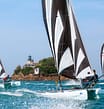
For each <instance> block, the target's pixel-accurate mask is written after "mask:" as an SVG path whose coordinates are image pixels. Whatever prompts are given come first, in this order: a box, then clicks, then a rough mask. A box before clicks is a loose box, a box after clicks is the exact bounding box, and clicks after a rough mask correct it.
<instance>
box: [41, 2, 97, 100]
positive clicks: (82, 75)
mask: <svg viewBox="0 0 104 109" xmlns="http://www.w3.org/2000/svg"><path fill="white" fill-rule="evenodd" d="M42 8H43V18H44V23H45V27H46V31H47V35H48V39H49V44H50V47H51V51H52V55H53V57H54V60H55V65H56V68H57V72H58V75H59V83H60V88H62V87H61V82H60V75H62V76H65V77H67V78H69V79H73V80H75V81H76V80H78V81H80V89H77V88H74V89H69V90H67V91H66V90H62V92H55V93H49V92H46V93H44V94H45V96H50V97H57V96H60V97H62V98H63V97H72V98H75V99H77V98H79V99H83V98H85V99H88V98H89V96H91V97H92V96H93V95H95V93H96V90H97V89H94V88H93V86H94V85H95V83H96V81H95V80H96V79H95V73H94V72H93V70H92V68H91V65H90V63H89V60H88V57H87V54H86V51H85V48H84V45H83V42H82V40H81V36H80V32H79V29H78V26H77V23H76V20H75V16H74V13H73V9H72V6H71V3H70V1H69V0H61V1H60V0H42ZM93 83H94V84H93Z"/></svg>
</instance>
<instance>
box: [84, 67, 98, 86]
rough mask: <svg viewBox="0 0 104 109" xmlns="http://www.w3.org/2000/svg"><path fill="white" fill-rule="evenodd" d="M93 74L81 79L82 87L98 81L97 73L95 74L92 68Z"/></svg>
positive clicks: (92, 84)
mask: <svg viewBox="0 0 104 109" xmlns="http://www.w3.org/2000/svg"><path fill="white" fill-rule="evenodd" d="M93 73H94V76H90V77H87V78H85V79H83V83H84V87H85V88H86V87H88V88H89V87H93V86H94V85H95V84H96V82H97V81H98V75H97V74H96V70H95V69H94V70H93Z"/></svg>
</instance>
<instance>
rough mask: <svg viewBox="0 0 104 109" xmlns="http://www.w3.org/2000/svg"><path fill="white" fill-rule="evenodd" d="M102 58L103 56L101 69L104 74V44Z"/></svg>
mask: <svg viewBox="0 0 104 109" xmlns="http://www.w3.org/2000/svg"><path fill="white" fill-rule="evenodd" d="M100 54H101V55H100V58H101V70H102V74H103V75H104V44H103V45H102V47H101V53H100Z"/></svg>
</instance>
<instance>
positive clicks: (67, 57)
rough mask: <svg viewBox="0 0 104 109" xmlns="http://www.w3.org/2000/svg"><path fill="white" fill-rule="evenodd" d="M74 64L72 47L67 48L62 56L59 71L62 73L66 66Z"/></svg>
mask: <svg viewBox="0 0 104 109" xmlns="http://www.w3.org/2000/svg"><path fill="white" fill-rule="evenodd" d="M73 64H74V63H73V59H72V55H71V51H70V48H67V49H66V51H65V52H64V54H63V56H62V58H61V61H60V64H59V72H58V73H61V72H62V71H63V70H64V69H65V68H67V67H70V66H71V65H73Z"/></svg>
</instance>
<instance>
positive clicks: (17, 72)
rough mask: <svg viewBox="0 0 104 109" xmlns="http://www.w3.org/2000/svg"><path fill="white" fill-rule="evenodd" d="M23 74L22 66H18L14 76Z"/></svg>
mask: <svg viewBox="0 0 104 109" xmlns="http://www.w3.org/2000/svg"><path fill="white" fill-rule="evenodd" d="M20 72H21V66H20V65H18V66H17V67H16V69H15V70H14V74H16V75H17V74H19V73H20Z"/></svg>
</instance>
